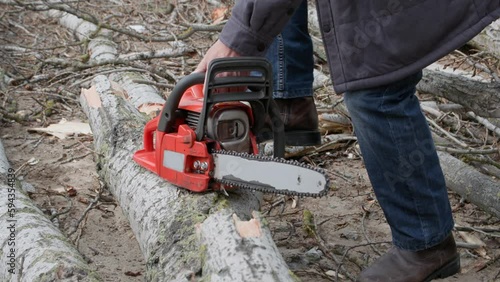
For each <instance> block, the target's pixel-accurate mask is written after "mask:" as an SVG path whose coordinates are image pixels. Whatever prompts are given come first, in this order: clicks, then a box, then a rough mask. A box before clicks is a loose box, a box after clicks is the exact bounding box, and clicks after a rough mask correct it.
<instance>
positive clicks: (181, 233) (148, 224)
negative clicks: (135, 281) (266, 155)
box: [81, 76, 293, 281]
mask: <svg viewBox="0 0 500 282" xmlns="http://www.w3.org/2000/svg"><path fill="white" fill-rule="evenodd" d="M93 85H94V89H96V91H94V92H93V93H91V92H88V91H87V92H86V94H84V95H82V96H81V104H82V107H83V109H84V112H85V113H86V114H87V116H88V117H89V122H90V124H91V127H92V130H93V134H94V144H95V151H96V152H98V153H99V158H98V161H97V165H98V170H99V173H100V175H101V176H102V178H103V180H104V182H105V183H106V184H107V186H108V187H109V189H110V191H111V192H112V193H113V194H114V195H115V197H116V198H117V200H118V201H119V202H120V206H121V207H122V209H123V211H124V213H125V214H126V215H127V217H128V219H129V221H130V224H131V227H132V230H133V231H134V233H135V235H136V238H137V240H138V242H139V245H140V247H141V250H142V252H143V254H144V256H145V258H146V261H147V265H146V273H145V277H146V280H147V281H190V280H191V279H199V280H203V281H236V280H220V279H230V278H231V277H245V280H244V281H292V280H293V277H292V275H291V274H290V272H289V270H288V268H287V267H286V263H285V262H284V261H283V258H282V257H281V255H280V254H279V252H278V250H277V248H276V246H275V244H274V242H273V241H272V237H271V235H270V233H269V231H268V230H267V227H266V226H265V225H263V224H260V225H259V226H260V228H261V231H262V233H261V236H260V237H252V238H251V240H250V239H249V238H245V237H243V236H242V235H240V234H239V233H238V232H237V230H236V227H235V226H236V222H235V221H234V220H233V218H232V217H231V215H232V214H235V213H236V214H238V216H239V217H240V218H243V219H251V218H252V215H251V213H252V211H254V210H258V209H259V207H260V197H259V194H254V193H251V192H247V191H244V190H236V191H234V192H233V193H231V194H230V196H229V197H225V196H223V195H219V194H217V193H206V194H195V193H189V192H186V191H184V190H180V189H179V188H177V187H175V186H173V185H172V184H170V183H168V182H166V181H164V180H162V179H161V178H160V177H158V176H157V175H155V174H153V173H151V172H149V171H147V170H145V169H143V168H141V167H140V166H139V165H137V164H136V163H135V162H134V161H133V160H132V154H133V152H135V151H136V150H137V149H139V148H140V147H142V144H141V143H142V129H143V126H144V123H145V121H146V117H145V116H144V115H141V114H140V113H139V111H138V110H137V108H136V107H134V106H132V105H131V103H129V102H127V101H126V100H124V99H123V98H121V97H117V96H116V95H114V92H115V91H116V90H114V89H113V84H112V83H111V82H110V81H109V80H108V79H107V78H106V77H104V76H98V77H96V78H95V79H94V81H93ZM130 89H134V87H130ZM141 94H142V93H137V91H133V90H131V92H128V96H129V100H130V101H135V98H134V96H136V95H138V96H140V95H141ZM95 95H97V96H98V97H99V100H100V105H101V106H92V105H96V104H95V103H92V105H89V103H88V102H87V101H88V99H89V97H92V96H95ZM94 98H95V97H94ZM94 98H92V99H94ZM142 103H149V102H148V101H147V100H144V99H143V102H142ZM137 105H138V104H136V106H137ZM257 220H259V222H261V221H260V219H259V218H258V217H257ZM200 224H201V232H200V233H197V232H196V230H197V226H200ZM213 224H217V225H220V227H221V228H218V227H216V226H213ZM222 226H224V228H222ZM207 230H208V231H207ZM229 238H232V239H231V240H232V241H231V242H229V241H228V242H226V240H229ZM226 243H227V244H226ZM214 244H215V246H216V245H217V244H222V245H224V246H225V247H224V248H223V249H220V248H218V247H214ZM247 244H250V245H251V246H254V245H255V246H259V247H258V250H259V253H260V255H259V256H258V257H255V256H252V252H249V251H250V250H253V247H251V246H248V245H247ZM236 258H238V260H236ZM224 272H228V273H227V274H224Z"/></svg>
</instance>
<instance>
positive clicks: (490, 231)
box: [455, 225, 500, 238]
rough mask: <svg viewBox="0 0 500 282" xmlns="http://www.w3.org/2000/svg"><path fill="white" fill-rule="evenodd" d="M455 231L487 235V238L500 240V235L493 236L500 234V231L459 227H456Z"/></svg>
mask: <svg viewBox="0 0 500 282" xmlns="http://www.w3.org/2000/svg"><path fill="white" fill-rule="evenodd" d="M455 230H457V231H474V232H478V233H481V234H483V235H486V236H491V237H496V238H500V235H496V234H491V233H493V232H500V229H494V228H476V227H472V226H458V225H455Z"/></svg>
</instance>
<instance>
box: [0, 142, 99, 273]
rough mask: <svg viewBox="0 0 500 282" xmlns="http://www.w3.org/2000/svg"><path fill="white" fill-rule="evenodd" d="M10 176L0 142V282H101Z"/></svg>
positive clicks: (10, 171)
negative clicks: (0, 201) (0, 229)
mask: <svg viewBox="0 0 500 282" xmlns="http://www.w3.org/2000/svg"><path fill="white" fill-rule="evenodd" d="M13 173H14V171H13V170H12V169H11V168H10V165H9V163H8V162H7V158H6V156H5V151H4V149H3V146H2V143H1V142H0V180H1V181H0V199H2V201H3V202H2V203H1V204H0V222H1V228H2V232H0V246H1V248H0V281H26V282H35V281H100V279H99V278H98V276H97V274H96V273H95V272H94V271H92V270H91V268H90V267H89V265H88V264H87V262H86V261H85V260H84V259H83V257H82V256H81V255H80V253H79V252H78V251H77V250H76V249H75V247H74V246H73V245H72V244H71V243H70V242H69V241H68V239H67V238H66V237H65V236H64V235H63V234H62V233H61V231H60V230H59V229H57V228H56V227H55V226H54V225H53V224H52V222H51V221H50V220H49V219H48V218H47V217H46V216H45V215H44V214H43V212H42V211H41V210H40V209H38V208H37V207H36V206H35V204H34V203H33V202H32V201H31V199H30V198H29V197H28V196H27V195H26V194H25V193H24V192H23V190H22V189H21V187H20V186H21V185H20V183H19V182H18V181H15V182H14V178H13ZM9 174H10V175H9ZM13 195H15V199H14V198H13V197H14V196H13ZM9 199H12V200H11V201H9ZM9 204H10V205H9ZM14 206H15V207H14ZM13 208H14V209H15V210H13Z"/></svg>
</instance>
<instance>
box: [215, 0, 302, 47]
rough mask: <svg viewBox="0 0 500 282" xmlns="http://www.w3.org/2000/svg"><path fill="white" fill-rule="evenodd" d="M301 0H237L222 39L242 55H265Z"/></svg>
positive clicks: (221, 35) (220, 37)
mask: <svg viewBox="0 0 500 282" xmlns="http://www.w3.org/2000/svg"><path fill="white" fill-rule="evenodd" d="M301 1H302V0H237V1H236V4H235V5H234V7H233V10H232V13H231V17H230V18H229V20H228V21H227V23H226V25H225V26H224V28H223V30H222V32H221V34H220V36H219V39H220V41H222V43H224V44H225V45H226V46H228V47H229V48H231V49H232V50H234V51H236V52H238V53H239V54H240V55H243V56H264V55H265V52H266V50H267V47H269V45H271V43H272V41H273V39H274V37H276V35H278V34H279V33H280V32H281V30H282V29H283V27H284V26H285V24H286V23H287V22H288V20H289V19H290V17H291V16H292V15H293V13H294V12H295V9H296V8H297V7H298V6H299V4H300V2H301Z"/></svg>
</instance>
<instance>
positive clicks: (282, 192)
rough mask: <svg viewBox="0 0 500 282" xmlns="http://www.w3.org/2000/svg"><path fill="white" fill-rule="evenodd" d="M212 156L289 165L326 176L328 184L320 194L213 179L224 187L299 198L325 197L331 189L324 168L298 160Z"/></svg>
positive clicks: (251, 156)
mask: <svg viewBox="0 0 500 282" xmlns="http://www.w3.org/2000/svg"><path fill="white" fill-rule="evenodd" d="M211 153H212V154H219V155H230V156H236V157H239V158H244V159H248V160H258V161H265V162H276V163H284V164H289V165H293V166H299V167H302V168H305V169H310V170H314V171H317V172H319V173H321V174H323V175H324V176H325V179H326V183H325V187H324V189H323V190H322V191H321V192H319V193H303V192H297V191H290V190H276V189H272V188H268V187H266V186H260V185H257V184H252V183H248V182H238V181H234V180H227V179H215V178H214V179H213V180H214V181H215V182H217V183H220V184H223V185H230V186H236V187H238V188H242V189H246V190H251V191H259V192H263V193H271V194H279V195H287V196H299V197H313V198H316V197H323V196H325V195H326V194H327V193H328V190H329V189H330V179H329V177H328V174H327V173H326V171H325V170H324V169H322V168H319V167H315V166H311V165H308V164H306V163H303V162H299V161H297V160H286V159H283V158H275V157H269V156H261V155H254V154H248V153H239V152H234V151H224V150H215V149H214V150H212V151H211Z"/></svg>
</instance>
